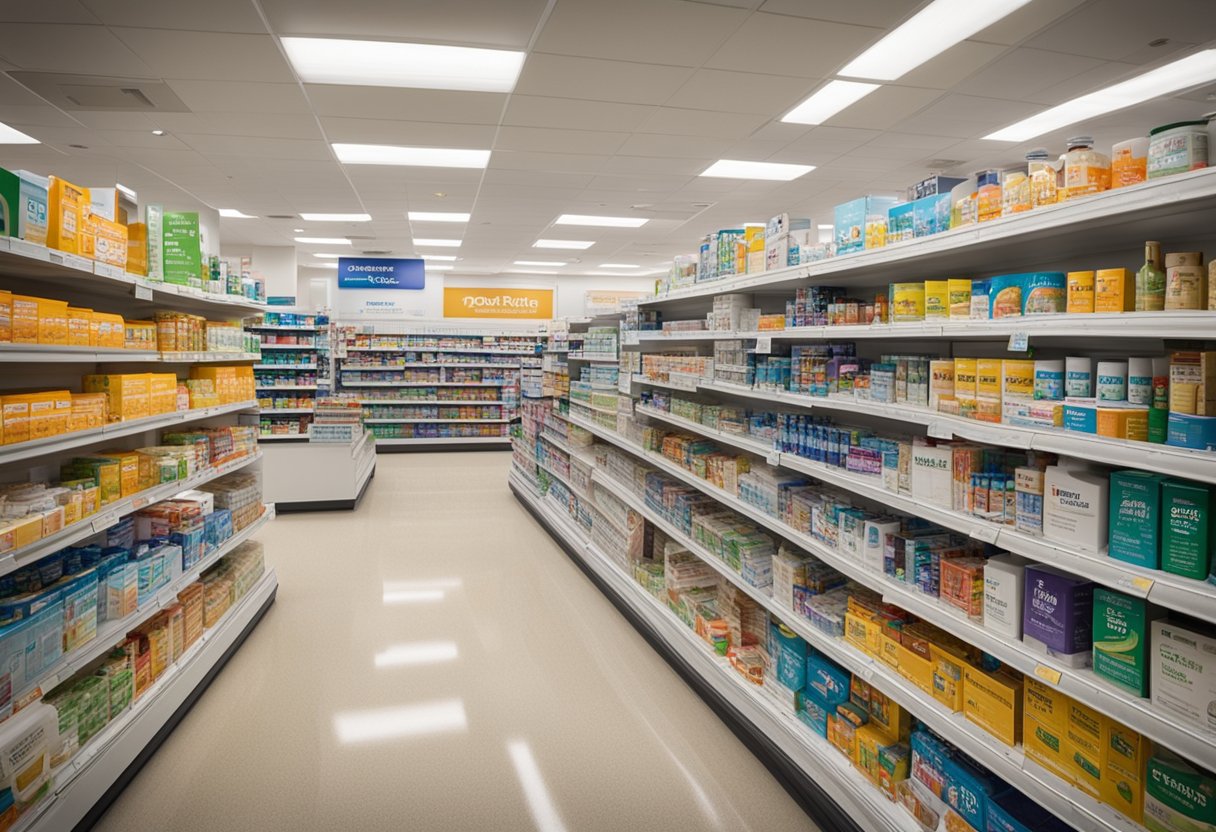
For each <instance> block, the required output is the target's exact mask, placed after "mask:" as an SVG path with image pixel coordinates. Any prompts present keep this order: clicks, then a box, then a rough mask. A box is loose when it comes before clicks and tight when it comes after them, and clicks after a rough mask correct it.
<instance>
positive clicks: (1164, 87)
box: [984, 49, 1216, 142]
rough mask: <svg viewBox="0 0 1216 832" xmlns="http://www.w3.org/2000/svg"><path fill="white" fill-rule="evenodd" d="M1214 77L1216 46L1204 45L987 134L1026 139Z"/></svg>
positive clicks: (997, 138) (999, 138)
mask: <svg viewBox="0 0 1216 832" xmlns="http://www.w3.org/2000/svg"><path fill="white" fill-rule="evenodd" d="M1214 79H1216V49H1205V50H1203V51H1202V52H1196V53H1195V54H1194V55H1190V56H1188V57H1186V58H1183V59H1181V60H1178V61H1174V62H1173V63H1168V64H1166V65H1165V66H1160V67H1157V68H1156V69H1154V70H1150V71H1149V72H1145V73H1144V74H1142V75H1137V76H1136V77H1135V78H1130V79H1128V80H1127V81H1123V82H1121V83H1118V84H1114V85H1112V86H1109V87H1106V88H1105V89H1100V90H1098V91H1097V92H1091V93H1089V94H1088V95H1082V96H1081V97H1080V98H1074V99H1073V100H1071V101H1065V102H1064V103H1063V104H1060V105H1057V106H1055V107H1052V108H1050V109H1047V110H1044V111H1043V112H1041V113H1039V114H1037V115H1033V116H1031V117H1030V118H1026V119H1022V120H1021V121H1019V122H1017V123H1015V124H1011V125H1009V126H1008V127H1005V128H1003V129H1001V130H997V131H996V132H995V133H989V134H988V135H987V136H984V138H985V139H991V140H993V141H1001V142H1024V141H1026V140H1028V139H1033V138H1034V137H1035V136H1041V135H1042V134H1043V133H1048V132H1050V131H1052V130H1058V129H1059V128H1061V127H1067V126H1068V125H1070V124H1075V123H1076V122H1078V121H1084V120H1085V119H1089V118H1093V117H1094V116H1099V115H1102V114H1104V113H1112V112H1114V111H1115V110H1122V109H1124V108H1125V107H1131V106H1133V105H1136V104H1141V103H1143V102H1145V101H1148V100H1150V99H1153V98H1158V97H1160V96H1163V95H1169V94H1170V93H1173V92H1178V91H1179V90H1184V89H1187V88H1188V87H1196V86H1199V85H1200V84H1206V83H1208V82H1209V81H1212V80H1214Z"/></svg>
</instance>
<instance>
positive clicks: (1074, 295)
mask: <svg viewBox="0 0 1216 832" xmlns="http://www.w3.org/2000/svg"><path fill="white" fill-rule="evenodd" d="M1093 311H1094V273H1093V272H1069V273H1068V312H1069V314H1074V315H1075V314H1084V313H1088V312H1093Z"/></svg>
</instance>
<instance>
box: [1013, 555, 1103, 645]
mask: <svg viewBox="0 0 1216 832" xmlns="http://www.w3.org/2000/svg"><path fill="white" fill-rule="evenodd" d="M1025 591H1026V597H1025V599H1024V600H1023V604H1022V631H1023V633H1024V634H1025V635H1026V636H1029V637H1031V638H1034V639H1036V640H1038V641H1040V642H1042V643H1043V644H1045V645H1047V647H1048V648H1049V649H1051V650H1054V651H1056V652H1058V653H1065V654H1071V653H1080V652H1084V651H1088V650H1090V648H1091V647H1092V645H1093V605H1094V583H1093V581H1087V580H1085V579H1083V578H1078V577H1076V576H1074V575H1069V574H1067V573H1065V572H1061V571H1059V570H1057V569H1053V568H1052V567H1050V566H1041V565H1040V566H1027V567H1026V590H1025Z"/></svg>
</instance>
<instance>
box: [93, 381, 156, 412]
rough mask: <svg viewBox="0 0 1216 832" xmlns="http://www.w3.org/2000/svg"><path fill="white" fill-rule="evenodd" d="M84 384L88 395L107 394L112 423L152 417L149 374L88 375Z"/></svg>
mask: <svg viewBox="0 0 1216 832" xmlns="http://www.w3.org/2000/svg"><path fill="white" fill-rule="evenodd" d="M83 384H84V392H86V393H105V394H106V410H107V413H108V416H109V419H110V421H113V422H122V421H129V420H131V419H142V418H144V417H146V416H148V415H150V412H149V406H150V401H149V378H148V374H147V373H125V374H116V375H87V376H85V377H84V381H83Z"/></svg>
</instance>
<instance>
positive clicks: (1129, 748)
mask: <svg viewBox="0 0 1216 832" xmlns="http://www.w3.org/2000/svg"><path fill="white" fill-rule="evenodd" d="M1150 751H1151V749H1150V748H1149V741H1148V740H1147V739H1146V738H1144V737H1142V736H1140V734H1138V733H1136V732H1135V731H1133V730H1132V729H1130V728H1128V727H1127V726H1125V725H1120V724H1119V723H1117V722H1115V721H1114V720H1113V719H1108V720H1106V722H1105V724H1104V725H1103V729H1102V753H1103V755H1104V758H1103V760H1102V783H1101V785H1100V786H1099V787H1098V791H1099V797H1100V798H1101V800H1102V802H1103V803H1106V804H1107V805H1110V806H1113V807H1115V808H1116V809H1118V810H1119V811H1120V812H1122V813H1123V814H1125V815H1127V816H1128V817H1129V818H1131V819H1132V820H1134V821H1135V822H1136V823H1143V822H1144V784H1145V774H1146V772H1145V768H1146V766H1147V764H1148V757H1149V753H1150Z"/></svg>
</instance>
